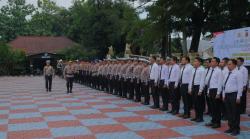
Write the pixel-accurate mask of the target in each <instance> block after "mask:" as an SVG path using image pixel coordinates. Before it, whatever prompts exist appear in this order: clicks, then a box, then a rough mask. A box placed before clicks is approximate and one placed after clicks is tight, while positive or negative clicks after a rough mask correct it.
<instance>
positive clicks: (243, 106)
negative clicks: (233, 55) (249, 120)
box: [238, 65, 248, 114]
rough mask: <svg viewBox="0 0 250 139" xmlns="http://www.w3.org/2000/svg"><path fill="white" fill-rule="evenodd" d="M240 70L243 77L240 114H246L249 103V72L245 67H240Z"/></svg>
mask: <svg viewBox="0 0 250 139" xmlns="http://www.w3.org/2000/svg"><path fill="white" fill-rule="evenodd" d="M238 70H239V71H240V73H241V74H242V76H243V79H242V80H243V86H244V88H243V92H242V97H241V104H240V113H241V114H243V113H246V104H247V103H246V102H247V89H248V70H247V68H246V67H245V66H243V65H242V66H240V67H238Z"/></svg>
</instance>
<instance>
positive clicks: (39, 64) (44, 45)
mask: <svg viewBox="0 0 250 139" xmlns="http://www.w3.org/2000/svg"><path fill="white" fill-rule="evenodd" d="M75 44H76V43H75V42H73V41H72V40H70V39H68V38H67V37H51V36H19V37H17V38H16V39H15V40H13V41H11V42H9V45H10V46H11V47H12V48H14V49H20V50H23V51H24V52H25V53H26V55H27V58H28V60H29V64H30V67H31V69H34V70H40V71H41V70H42V69H43V66H44V64H45V61H46V60H51V63H52V65H54V66H55V65H56V61H57V60H59V59H61V58H63V57H64V56H63V55H61V54H58V52H59V51H61V50H63V49H65V48H70V47H73V46H74V45H75Z"/></svg>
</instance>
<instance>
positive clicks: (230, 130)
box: [224, 129, 233, 133]
mask: <svg viewBox="0 0 250 139" xmlns="http://www.w3.org/2000/svg"><path fill="white" fill-rule="evenodd" d="M232 132H233V130H232V129H228V130H226V131H224V133H232Z"/></svg>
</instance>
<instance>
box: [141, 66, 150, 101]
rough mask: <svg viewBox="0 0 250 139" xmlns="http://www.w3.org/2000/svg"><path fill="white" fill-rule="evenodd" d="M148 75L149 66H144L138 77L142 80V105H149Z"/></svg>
mask: <svg viewBox="0 0 250 139" xmlns="http://www.w3.org/2000/svg"><path fill="white" fill-rule="evenodd" d="M149 76H150V66H144V68H143V70H142V72H141V74H140V79H141V82H142V91H141V92H142V93H143V94H142V95H143V96H144V103H143V104H144V105H149V103H150V95H149Z"/></svg>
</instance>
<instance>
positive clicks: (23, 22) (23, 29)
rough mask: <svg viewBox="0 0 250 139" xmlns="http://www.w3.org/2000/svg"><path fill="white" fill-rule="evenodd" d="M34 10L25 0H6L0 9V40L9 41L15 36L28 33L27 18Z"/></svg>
mask: <svg viewBox="0 0 250 139" xmlns="http://www.w3.org/2000/svg"><path fill="white" fill-rule="evenodd" d="M33 11H34V6H33V5H30V4H26V3H25V0H8V3H7V5H4V6H3V7H2V8H1V10H0V21H1V22H0V34H2V41H6V42H8V41H10V40H12V39H14V38H15V37H16V36H21V35H28V34H29V28H28V26H27V18H28V16H29V15H31V13H32V12H33Z"/></svg>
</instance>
